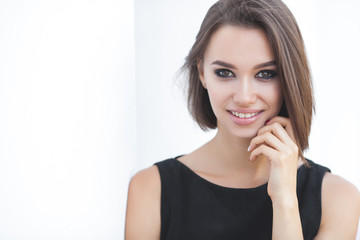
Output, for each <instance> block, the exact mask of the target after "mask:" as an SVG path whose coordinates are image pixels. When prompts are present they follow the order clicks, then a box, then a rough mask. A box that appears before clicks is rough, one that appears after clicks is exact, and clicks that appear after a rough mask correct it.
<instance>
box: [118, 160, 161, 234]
mask: <svg viewBox="0 0 360 240" xmlns="http://www.w3.org/2000/svg"><path fill="white" fill-rule="evenodd" d="M160 199H161V182H160V174H159V170H158V168H157V167H156V166H151V167H149V168H146V169H144V170H141V171H139V172H138V173H136V174H135V175H134V176H133V177H132V179H131V180H130V184H129V191H128V202H127V209H126V223H125V239H126V240H137V239H151V240H155V239H160V224H161V223H160V222H161V220H160V219H161V218H160ZM139 229H141V231H139Z"/></svg>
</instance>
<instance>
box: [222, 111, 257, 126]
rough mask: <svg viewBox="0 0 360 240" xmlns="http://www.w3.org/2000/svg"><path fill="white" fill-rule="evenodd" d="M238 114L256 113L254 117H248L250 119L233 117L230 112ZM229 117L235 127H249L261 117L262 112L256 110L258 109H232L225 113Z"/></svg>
mask: <svg viewBox="0 0 360 240" xmlns="http://www.w3.org/2000/svg"><path fill="white" fill-rule="evenodd" d="M232 111H234V112H238V113H257V112H258V114H256V115H255V116H253V117H250V118H239V117H237V116H234V115H233V114H232V113H231V112H232ZM227 112H228V113H229V115H230V118H231V120H232V121H233V122H234V123H235V124H237V125H249V124H252V123H254V122H256V121H257V120H258V119H259V118H260V117H261V115H262V113H263V112H264V111H263V110H258V109H232V110H228V111H227Z"/></svg>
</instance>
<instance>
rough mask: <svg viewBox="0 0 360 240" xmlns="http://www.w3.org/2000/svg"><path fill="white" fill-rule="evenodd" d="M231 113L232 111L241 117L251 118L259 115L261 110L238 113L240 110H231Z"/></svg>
mask: <svg viewBox="0 0 360 240" xmlns="http://www.w3.org/2000/svg"><path fill="white" fill-rule="evenodd" d="M231 113H232V115H234V116H237V117H239V118H251V117H253V116H255V115H257V114H258V113H259V112H256V113H238V112H234V111H231Z"/></svg>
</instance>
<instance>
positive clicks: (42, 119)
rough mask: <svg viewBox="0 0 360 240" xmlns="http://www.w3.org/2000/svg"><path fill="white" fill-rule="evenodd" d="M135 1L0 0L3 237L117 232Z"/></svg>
mask: <svg viewBox="0 0 360 240" xmlns="http://www.w3.org/2000/svg"><path fill="white" fill-rule="evenodd" d="M133 10H134V9H133V3H132V1H119V0H93V1H82V0H55V1H45V0H33V1H25V0H15V1H14V0H11V1H10V0H5V1H0V114H1V117H0V133H1V134H0V136H1V137H0V239H4V240H10V239H11V240H15V239H16V240H18V239H19V240H23V239H39V240H48V239H74V240H75V239H76V240H78V239H122V238H123V228H124V227H123V226H124V211H125V203H126V191H127V183H128V180H129V178H130V172H131V168H132V164H133V163H134V162H135V158H136V147H135V130H136V128H135V114H136V113H135V107H134V106H135V59H134V56H135V55H134V52H135V51H134V30H133V23H134V21H133Z"/></svg>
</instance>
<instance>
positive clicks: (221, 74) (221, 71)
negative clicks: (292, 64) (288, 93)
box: [215, 68, 277, 80]
mask: <svg viewBox="0 0 360 240" xmlns="http://www.w3.org/2000/svg"><path fill="white" fill-rule="evenodd" d="M224 72H226V73H227V75H224ZM263 74H269V75H270V76H269V77H264V76H263V77H261V76H260V75H263ZM215 75H216V76H218V77H220V78H231V77H235V74H234V73H233V72H232V71H230V70H229V69H224V68H222V69H217V70H215ZM276 76H277V72H276V71H273V70H262V71H260V72H258V73H257V74H256V75H255V78H259V79H263V80H269V79H272V78H275V77H276Z"/></svg>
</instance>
